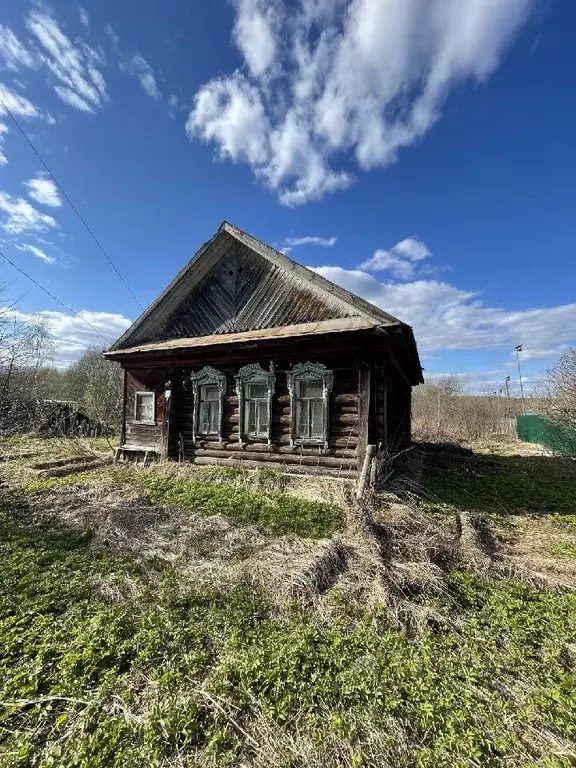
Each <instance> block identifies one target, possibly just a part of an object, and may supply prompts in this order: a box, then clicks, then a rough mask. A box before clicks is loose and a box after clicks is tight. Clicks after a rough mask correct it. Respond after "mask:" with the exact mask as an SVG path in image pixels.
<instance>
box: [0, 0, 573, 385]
mask: <svg viewBox="0 0 576 768" xmlns="http://www.w3.org/2000/svg"><path fill="white" fill-rule="evenodd" d="M575 22H576V7H574V5H573V3H571V2H569V1H568V0H556V1H555V2H554V0H540V1H538V0H490V2H488V0H387V1H386V2H384V0H299V1H298V2H288V1H287V0H268V1H267V2H264V0H235V1H234V2H224V1H222V2H221V1H220V0H211V2H208V3H206V2H204V3H200V2H187V3H184V2H181V1H180V0H178V1H177V0H166V2H164V3H154V2H150V0H139V2H135V0H125V1H124V2H122V3H118V2H112V1H111V0H98V2H96V0H86V2H83V4H82V6H79V5H78V4H76V3H75V2H68V0H60V2H58V3H57V4H56V3H54V4H45V3H41V4H40V3H27V2H23V0H17V1H16V0H4V3H3V4H2V9H1V10H0V25H1V26H0V97H1V98H2V99H3V101H4V102H5V103H6V105H7V106H8V107H9V109H10V110H11V111H12V113H13V114H14V116H15V117H16V118H17V120H18V121H19V123H20V125H21V126H22V128H23V130H24V131H25V132H26V134H27V135H28V136H29V137H30V139H31V140H32V142H33V144H34V146H35V147H36V148H37V150H38V152H39V153H40V155H41V156H42V157H43V158H44V160H45V161H46V163H47V164H48V166H49V167H50V169H51V171H52V172H53V173H54V175H55V176H56V177H57V179H58V180H59V182H60V183H61V185H62V187H63V188H64V190H65V191H66V193H67V195H68V196H69V197H70V198H71V199H72V200H73V201H74V203H75V205H76V206H77V208H78V209H79V210H80V212H81V214H82V215H83V216H84V217H85V219H86V220H87V222H88V224H89V225H90V227H91V228H92V230H93V231H94V233H95V234H96V236H97V238H98V239H99V241H100V242H101V243H102V244H103V246H104V247H105V249H106V251H107V253H108V254H109V255H110V257H111V258H112V259H113V261H114V263H115V264H116V266H117V267H118V269H119V270H120V272H121V273H122V275H123V276H124V278H125V279H126V281H127V282H128V284H129V285H130V287H131V289H132V290H133V292H134V293H135V294H136V296H137V298H138V300H139V302H140V303H141V304H142V305H143V306H146V305H147V304H148V303H149V302H150V301H152V300H153V299H154V298H155V297H156V295H157V294H158V293H159V292H160V290H161V289H162V288H163V287H164V286H165V285H166V283H168V282H169V281H170V280H171V278H172V277H173V276H174V274H175V273H176V272H177V271H178V270H179V269H180V268H181V267H182V265H183V264H184V263H185V262H186V261H187V259H188V258H190V257H191V256H192V255H193V253H194V252H195V250H196V249H197V248H198V247H199V246H200V245H201V244H202V243H203V242H204V241H205V240H207V239H208V238H209V237H210V236H211V235H212V234H213V232H214V231H215V230H216V229H217V227H218V225H219V224H220V222H221V221H222V220H223V219H226V220H228V221H231V222H232V223H234V224H236V225H238V226H240V227H242V228H244V229H246V230H248V231H249V232H251V233H252V234H254V235H256V236H258V237H260V238H261V239H263V240H265V241H267V242H269V243H272V244H274V245H276V246H277V247H278V248H282V249H285V250H286V251H287V252H288V253H289V254H290V256H291V257H292V258H294V259H296V260H298V261H299V262H301V263H303V264H305V265H307V266H310V267H312V268H314V269H317V270H318V271H319V272H321V273H322V274H323V275H325V276H326V277H328V278H330V279H332V280H335V281H336V282H339V283H340V284H342V285H344V286H345V287H346V288H348V289H350V290H352V291H355V292H357V293H359V294H361V295H363V296H364V297H365V298H367V299H369V300H370V301H373V302H374V303H377V304H378V305H380V306H381V307H382V308H383V309H385V310H387V311H388V312H391V313H392V314H395V315H397V316H398V317H400V318H401V319H403V320H405V321H406V322H408V323H410V324H412V325H413V327H414V329H415V333H416V338H417V341H418V343H419V347H420V352H421V357H422V362H423V365H424V367H425V373H426V375H435V374H439V373H448V372H457V373H461V374H469V375H470V383H471V386H473V387H475V388H477V389H478V388H480V389H481V388H482V387H484V386H489V387H491V388H494V387H495V386H496V385H497V384H498V383H499V382H502V381H503V379H504V377H505V376H506V375H507V374H508V373H510V374H511V375H512V376H513V377H514V376H515V369H514V367H513V365H514V356H513V348H514V346H515V345H516V344H518V343H523V344H524V350H525V351H524V360H525V367H526V374H527V377H528V379H531V380H532V382H534V381H535V380H536V378H537V374H538V371H540V370H541V369H542V368H544V367H546V366H547V365H548V364H549V363H550V362H551V361H552V360H553V359H554V358H555V357H557V356H558V355H559V354H561V353H562V351H563V350H565V349H566V348H567V347H568V346H569V345H571V344H574V343H576V291H575V286H576V259H575V258H574V254H575V252H576V228H575V227H574V225H573V221H574V204H575V181H574V180H575V179H576V145H575V142H574V128H575V118H576V101H575V100H574V98H573V72H574V71H576V48H574V46H573V44H572V38H573V29H574V24H575ZM0 126H3V128H2V127H0V152H1V154H0V241H1V249H2V251H3V252H4V253H5V254H6V256H8V257H9V258H10V259H11V260H12V261H14V262H15V263H17V264H18V265H19V266H20V267H22V268H23V269H24V270H26V271H27V272H28V273H29V274H30V275H31V276H32V277H33V278H34V279H35V280H37V281H38V282H40V283H41V284H42V285H44V286H45V287H46V288H47V289H48V290H50V291H51V292H52V293H53V294H54V295H55V296H57V297H58V298H59V299H60V300H61V301H63V302H64V303H66V304H67V305H69V306H70V307H72V308H73V309H74V310H75V311H77V312H79V313H80V314H82V315H83V316H84V317H85V318H86V319H87V320H88V321H89V322H90V323H91V324H92V325H93V326H95V327H96V328H97V329H98V330H99V331H100V333H101V334H103V335H104V336H105V337H106V338H107V339H110V340H113V338H114V337H116V336H117V335H119V334H120V333H121V332H122V331H123V330H124V329H125V327H126V326H127V325H128V323H129V321H130V320H134V319H135V318H136V317H137V316H138V314H139V307H138V305H137V304H136V302H135V301H134V299H133V298H132V296H131V295H130V293H129V292H128V291H127V290H126V288H125V286H124V285H123V284H122V282H121V281H120V280H119V279H118V277H117V275H116V274H115V273H114V272H113V270H112V269H111V267H110V265H109V264H108V262H107V261H106V259H105V258H104V256H103V255H102V253H101V252H100V251H99V250H98V248H97V247H96V245H95V243H94V242H93V241H92V240H91V239H90V237H89V235H88V233H87V232H86V230H85V229H84V228H83V226H82V224H81V223H80V222H79V220H78V219H77V217H76V216H75V214H74V212H73V211H72V210H71V209H70V208H69V207H68V205H67V204H66V203H65V202H64V201H62V199H61V195H60V194H59V193H58V190H57V189H54V188H53V185H51V183H50V180H49V179H47V177H46V175H45V173H44V171H43V168H42V165H41V164H40V162H39V161H38V159H37V158H36V157H35V155H34V154H33V152H32V150H31V149H30V147H29V146H28V144H27V143H26V141H25V140H24V138H23V137H22V136H21V135H20V134H19V132H18V130H17V129H16V127H15V126H14V124H13V122H12V120H11V119H10V117H9V115H7V114H6V113H5V112H4V111H3V110H2V107H1V106H0ZM0 269H1V273H0V281H2V282H3V283H7V284H8V287H7V289H6V290H5V292H4V298H9V297H10V298H12V297H15V296H22V298H21V300H20V302H19V312H20V314H21V316H22V317H25V318H28V317H32V316H33V315H37V314H38V313H40V314H41V315H42V316H43V317H44V318H45V319H46V320H47V322H48V323H49V324H50V328H51V332H52V334H53V336H54V338H55V340H56V342H57V355H58V362H59V363H60V364H63V363H65V362H66V361H69V360H71V359H74V357H75V356H77V355H78V354H80V353H81V351H82V349H83V348H84V347H86V346H88V345H94V344H98V343H102V342H101V338H100V337H99V336H97V335H96V334H95V333H94V332H93V331H92V330H91V329H90V328H89V327H88V326H87V325H85V324H84V323H82V321H81V320H79V319H78V318H77V317H75V316H73V315H69V314H68V313H66V312H65V311H64V310H63V309H62V307H61V306H59V305H58V304H56V303H54V302H53V301H51V299H49V298H48V296H46V295H45V294H44V293H42V291H40V290H39V289H38V288H37V287H35V286H34V285H32V284H30V283H29V282H28V281H27V280H26V278H25V277H23V276H21V275H19V274H18V273H17V272H16V271H15V270H13V268H12V267H11V266H10V265H8V264H6V263H3V264H2V266H1V267H0Z"/></svg>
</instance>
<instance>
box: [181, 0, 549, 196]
mask: <svg viewBox="0 0 576 768" xmlns="http://www.w3.org/2000/svg"><path fill="white" fill-rule="evenodd" d="M533 3H534V0H490V1H489V2H487V1H486V0H466V2H463V0H386V1H384V0H333V2H327V0H299V1H298V3H297V4H295V5H292V4H290V5H289V4H288V0H270V1H268V0H266V2H265V0H236V2H235V21H234V27H233V30H232V36H233V40H234V42H235V44H236V46H237V48H238V50H239V52H240V55H241V57H242V60H243V67H242V68H241V69H239V70H237V71H235V72H233V73H230V74H228V75H226V76H224V77H218V78H215V79H213V80H211V81H209V82H207V83H206V84H205V85H203V86H202V87H201V88H200V90H199V91H198V93H197V94H196V98H195V101H194V105H193V108H192V110H191V112H190V115H189V119H188V122H187V127H186V129H187V132H188V135H189V137H191V138H192V137H195V138H198V139H200V140H203V141H205V142H209V143H211V144H213V145H214V146H215V147H216V149H217V153H218V156H219V157H220V158H228V159H230V160H233V161H235V162H244V163H247V164H249V165H250V166H251V167H252V169H253V171H254V173H255V175H256V176H257V178H259V179H261V180H262V181H263V182H264V183H265V184H267V185H268V186H269V187H270V188H272V189H273V190H274V191H275V192H276V193H277V195H278V197H279V199H280V201H281V202H283V203H285V204H287V205H298V204H302V203H306V202H308V201H309V200H314V199H318V198H320V197H323V196H324V195H327V194H329V193H331V192H334V191H335V190H338V189H344V188H346V187H347V186H349V185H350V184H351V183H352V182H353V173H352V172H351V170H350V168H351V166H354V165H355V166H356V168H357V169H358V168H359V169H361V170H366V169H370V168H375V167H384V166H386V165H388V164H389V163H392V162H394V161H395V160H396V157H397V154H398V151H399V150H400V149H401V148H402V147H408V146H410V145H411V144H413V143H414V142H416V141H417V140H418V139H419V138H421V137H422V136H423V135H424V134H426V133H427V131H429V130H430V128H431V127H432V126H433V125H434V123H435V122H436V121H437V120H438V119H439V118H440V116H441V111H442V107H443V104H444V102H445V100H446V98H447V96H448V95H449V93H450V92H451V91H453V90H454V89H456V88H457V87H458V86H460V85H461V84H463V83H466V82H469V81H475V82H482V81H484V80H486V79H487V78H488V77H489V76H490V75H491V74H492V72H494V70H495V69H496V68H497V67H498V66H499V64H500V61H501V60H502V57H503V56H504V54H505V52H506V49H507V47H508V46H509V45H510V44H511V42H512V41H513V40H514V38H515V36H516V35H517V34H518V32H519V30H520V29H521V27H522V26H523V24H524V23H525V21H526V19H527V17H528V15H529V12H530V10H531V7H532V5H533Z"/></svg>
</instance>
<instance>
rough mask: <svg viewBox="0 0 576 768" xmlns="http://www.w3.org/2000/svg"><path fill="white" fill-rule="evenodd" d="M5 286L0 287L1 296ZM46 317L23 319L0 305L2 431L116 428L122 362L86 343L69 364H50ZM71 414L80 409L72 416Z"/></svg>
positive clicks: (109, 430) (102, 431) (51, 354)
mask: <svg viewBox="0 0 576 768" xmlns="http://www.w3.org/2000/svg"><path fill="white" fill-rule="evenodd" d="M4 295H5V289H4V290H3V289H2V288H1V287H0V298H2V297H4ZM54 359H55V348H54V342H53V341H52V339H51V337H50V333H49V329H48V327H47V324H46V322H45V320H44V319H42V318H41V317H39V318H38V319H36V320H32V321H30V318H25V319H23V318H22V317H21V316H20V314H19V313H18V311H17V310H16V309H15V307H14V305H11V304H10V303H9V302H5V306H1V307H0V434H1V435H10V434H19V433H24V432H42V431H43V430H49V431H51V432H54V431H56V432H58V430H61V431H70V430H72V431H74V429H77V430H80V431H83V432H90V431H91V433H92V434H106V433H107V434H111V433H117V432H118V431H119V429H120V426H121V415H122V395H123V376H122V371H121V369H120V366H119V365H118V364H117V363H112V362H109V361H107V360H104V359H103V357H102V350H101V349H89V350H87V351H86V352H84V354H83V355H82V356H81V357H80V358H79V359H78V360H77V361H76V362H74V363H72V364H71V365H70V366H69V367H67V368H58V367H56V366H55V365H54ZM74 414H79V416H78V417H75V416H74Z"/></svg>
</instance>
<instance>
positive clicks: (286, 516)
mask: <svg viewBox="0 0 576 768" xmlns="http://www.w3.org/2000/svg"><path fill="white" fill-rule="evenodd" d="M246 479H247V472H246V470H243V469H242V468H240V469H238V470H236V469H235V468H227V467H224V468H210V469H209V471H207V472H198V473H197V479H196V478H188V477H180V476H178V475H165V474H162V472H160V471H156V470H154V469H151V470H147V471H144V470H138V469H134V468H131V467H106V468H103V469H100V470H95V471H92V472H78V473H74V474H72V475H67V476H66V477H54V478H51V477H50V478H40V479H34V480H31V481H28V482H27V483H26V484H25V485H24V486H23V491H24V492H25V493H28V494H42V493H46V492H49V491H55V490H58V489H60V488H65V487H68V486H72V485H87V486H90V485H93V484H95V483H108V485H109V486H110V488H111V489H112V488H113V489H115V490H116V491H117V492H118V493H121V491H122V488H123V487H124V488H130V489H131V490H132V491H133V490H134V489H138V491H139V493H140V495H141V497H142V498H145V499H147V500H148V501H149V502H150V503H151V504H154V505H156V506H173V507H184V508H186V509H191V510H193V511H194V512H196V513H198V514H202V515H215V514H222V515H226V516H227V517H230V518H232V519H233V520H236V521H237V522H239V523H241V524H248V523H251V524H254V525H258V526H260V527H261V528H262V530H263V531H265V532H266V533H269V534H274V535H282V534H288V533H293V534H296V535H298V536H303V537H308V538H315V539H318V538H324V537H328V536H331V535H332V534H333V533H334V532H335V531H337V530H339V529H340V528H341V527H342V525H343V522H344V513H343V510H342V509H341V508H340V507H338V506H336V505H335V504H327V503H323V502H318V501H306V500H304V499H299V498H297V497H295V496H291V495H289V494H287V493H284V492H282V491H277V490H268V488H270V487H275V486H276V487H277V486H278V485H280V486H281V484H282V483H281V480H282V476H281V475H279V473H277V472H274V471H272V472H271V471H270V470H266V469H264V470H262V471H259V472H258V473H252V475H251V476H250V479H251V482H252V483H253V485H254V486H255V488H246V487H242V486H237V485H233V484H230V483H234V481H244V480H246Z"/></svg>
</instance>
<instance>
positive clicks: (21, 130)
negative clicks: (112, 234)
mask: <svg viewBox="0 0 576 768" xmlns="http://www.w3.org/2000/svg"><path fill="white" fill-rule="evenodd" d="M0 105H1V106H2V108H3V109H4V110H5V111H6V113H7V114H8V115H9V117H10V118H11V120H12V122H13V123H14V125H15V126H16V128H17V129H18V130H19V131H20V133H21V134H22V136H23V137H24V139H25V140H26V142H27V143H28V145H29V146H30V149H31V150H32V152H34V154H35V155H36V157H37V158H38V160H39V161H40V162H41V163H42V165H43V166H44V169H45V170H46V173H47V174H48V176H50V178H51V179H52V181H53V182H54V184H56V186H57V187H58V189H59V190H60V193H61V194H62V197H63V198H64V200H66V202H67V203H68V205H69V206H70V208H72V210H73V211H74V213H75V214H76V216H78V218H79V219H80V221H81V222H82V224H83V225H84V228H85V229H86V231H87V232H88V234H89V235H90V237H91V238H92V240H94V242H95V243H96V245H97V246H98V248H99V249H100V251H101V252H102V253H103V254H104V256H105V258H106V259H107V260H108V262H109V264H110V266H111V267H112V269H113V270H114V272H116V274H117V275H118V277H119V278H120V280H121V281H122V282H123V283H124V285H125V287H126V289H127V290H128V292H129V293H130V295H131V296H132V298H133V299H134V301H135V302H136V304H138V306H139V307H140V309H141V310H144V307H143V306H142V304H141V303H140V301H139V300H138V299H137V298H136V294H135V293H134V291H133V290H132V288H130V286H129V285H128V283H127V282H126V280H125V279H124V278H123V277H122V275H121V273H120V271H119V270H118V268H117V267H116V264H114V262H113V261H112V259H111V258H110V256H108V254H107V253H106V251H105V250H104V246H103V245H102V243H101V242H100V241H99V240H98V238H97V237H96V235H95V234H94V232H93V231H92V230H91V229H90V227H89V226H88V223H87V221H86V219H85V218H84V217H83V216H82V214H81V213H80V211H79V210H78V208H76V206H75V205H74V203H73V202H72V200H71V199H70V198H69V197H68V195H67V194H66V192H65V190H64V188H63V186H62V185H61V184H60V182H59V181H58V179H57V178H56V177H55V176H54V174H53V173H52V171H51V170H50V168H49V167H48V166H47V164H46V162H45V161H44V159H43V158H42V156H41V155H40V153H39V152H38V150H37V149H36V147H35V146H34V144H33V143H32V141H31V139H30V138H29V137H28V134H27V133H26V131H25V130H24V129H23V128H22V126H21V125H20V123H19V122H18V120H17V119H16V117H15V116H14V115H13V114H12V112H11V110H10V109H8V107H7V106H6V104H5V102H4V101H3V100H2V98H0Z"/></svg>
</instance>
